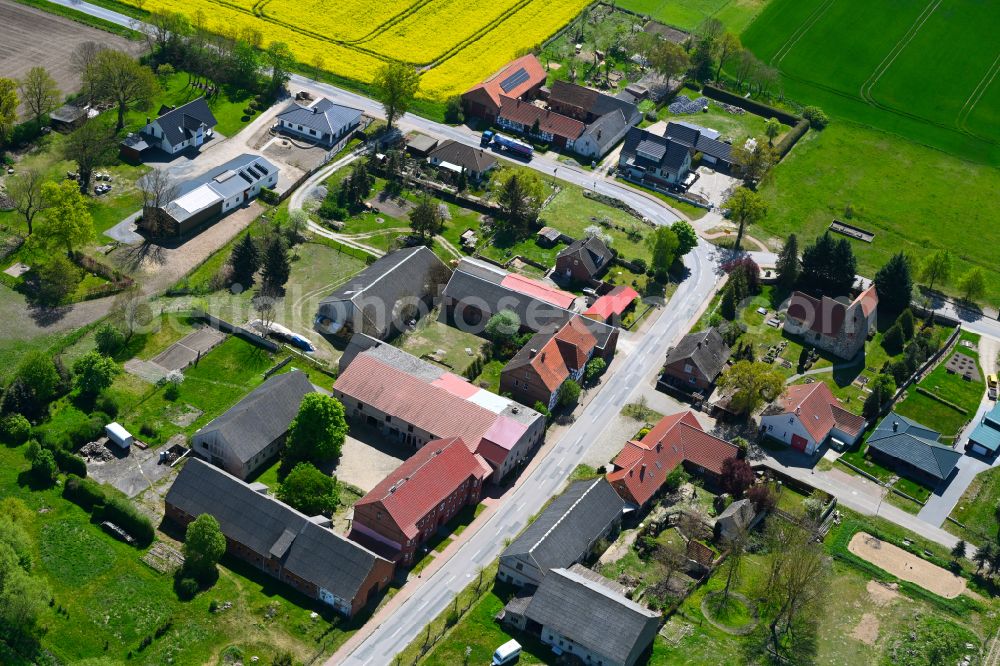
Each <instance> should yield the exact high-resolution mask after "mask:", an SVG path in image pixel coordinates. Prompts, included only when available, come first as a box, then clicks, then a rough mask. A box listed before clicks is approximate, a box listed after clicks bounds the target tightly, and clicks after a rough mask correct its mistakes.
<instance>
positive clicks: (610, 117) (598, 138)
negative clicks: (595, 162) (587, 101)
mask: <svg viewBox="0 0 1000 666" xmlns="http://www.w3.org/2000/svg"><path fill="white" fill-rule="evenodd" d="M630 124H631V123H629V122H628V119H626V118H625V115H624V114H623V113H622V112H621V110H618V109H616V110H614V111H611V112H609V113H605V114H604V115H603V116H601V117H600V118H598V119H597V120H595V121H594V122H592V123H590V124H589V125H587V129H585V130H584V131H583V134H584V135H585V136H586V135H590V136H593V137H594V143H596V144H597V150H598V153H599V154H601V155H603V154H604V153H606V152H608V150H610V149H611V146H612V145H613V144H614V143H615V142H616V141H617V140H618V137H619V136H621V133H622V132H623V131H624V130H625V128H626V127H627V126H628V125H630Z"/></svg>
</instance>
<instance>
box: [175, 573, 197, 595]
mask: <svg viewBox="0 0 1000 666" xmlns="http://www.w3.org/2000/svg"><path fill="white" fill-rule="evenodd" d="M174 581H175V582H174V591H176V592H177V598H178V599H180V600H181V601H190V600H191V599H194V596H195V595H196V594H198V581H196V580H195V579H194V578H190V577H187V576H184V577H177V578H175V579H174Z"/></svg>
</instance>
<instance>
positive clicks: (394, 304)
mask: <svg viewBox="0 0 1000 666" xmlns="http://www.w3.org/2000/svg"><path fill="white" fill-rule="evenodd" d="M450 277H451V270H450V269H449V268H448V267H447V266H445V264H444V262H442V261H441V260H440V259H439V258H438V257H437V255H436V254H434V252H432V251H431V250H430V249H429V248H427V247H424V246H418V247H412V248H407V249H403V250H396V251H395V252H390V253H389V254H387V255H385V256H384V257H382V258H380V259H379V260H377V261H376V262H375V263H373V264H372V265H371V266H368V267H367V268H366V269H364V270H363V271H361V272H360V273H358V274H357V275H355V276H354V277H352V278H351V279H350V281H348V282H347V283H346V284H344V285H342V286H341V287H339V288H338V289H337V290H336V291H334V292H333V293H332V294H330V295H329V296H327V297H326V298H324V299H323V300H322V301H320V303H319V308H318V310H317V312H316V318H315V320H314V322H313V326H314V328H315V329H316V330H317V331H319V332H320V333H323V334H325V335H347V334H351V333H364V334H365V335H370V336H372V337H374V338H378V339H379V340H385V339H387V338H389V337H392V336H393V335H395V334H396V333H398V332H400V331H401V330H402V329H403V327H404V326H405V325H406V323H407V322H408V321H410V320H412V319H416V318H418V317H419V316H420V315H421V314H423V313H426V311H427V310H428V309H429V307H430V304H431V301H432V299H433V298H434V297H435V296H436V295H437V293H438V291H439V289H440V288H441V286H442V285H444V284H445V283H446V282H448V279H449V278H450Z"/></svg>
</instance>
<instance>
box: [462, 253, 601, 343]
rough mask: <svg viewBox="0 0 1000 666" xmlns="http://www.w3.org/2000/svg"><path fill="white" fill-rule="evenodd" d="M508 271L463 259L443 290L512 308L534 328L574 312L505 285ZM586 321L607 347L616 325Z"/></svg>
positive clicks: (557, 321) (556, 322)
mask: <svg viewBox="0 0 1000 666" xmlns="http://www.w3.org/2000/svg"><path fill="white" fill-rule="evenodd" d="M506 274H507V272H506V271H504V270H503V269H501V268H497V267H495V266H489V265H484V264H480V263H478V262H476V261H471V260H469V259H463V260H462V261H461V262H459V264H458V267H457V268H456V269H455V272H454V273H452V276H451V279H450V280H448V284H447V285H446V286H445V288H444V291H443V292H442V294H443V295H444V296H445V297H447V298H450V299H452V300H454V301H458V302H468V303H470V304H472V305H480V304H485V306H486V309H487V310H489V311H490V312H491V313H496V312H499V311H500V310H513V311H514V312H516V313H517V316H518V317H520V318H521V323H522V324H524V325H525V326H527V327H528V328H531V329H532V330H534V331H542V330H550V329H551V328H553V327H555V328H558V327H560V326H562V325H563V324H565V323H566V322H567V321H569V320H570V319H572V318H573V317H574V316H575V314H576V313H574V312H570V311H569V310H564V309H562V308H560V307H558V306H555V305H552V304H550V303H546V302H544V301H540V300H538V299H535V298H532V297H531V296H527V295H525V294H522V293H519V292H516V291H514V290H512V289H508V288H507V287H504V286H503V285H501V284H500V282H501V281H502V280H503V278H504V276H505V275H506ZM501 306H502V307H501ZM583 323H584V324H586V326H587V329H588V330H589V331H590V332H591V333H592V334H593V336H594V337H595V338H596V339H597V347H598V348H599V349H604V348H605V347H606V346H607V345H608V341H609V340H610V338H611V336H612V335H613V334H614V333H615V328H614V327H613V326H609V325H607V324H605V323H604V322H600V321H597V320H594V319H590V318H588V317H584V318H583ZM485 324H486V322H485V321H484V322H483V325H484V326H485Z"/></svg>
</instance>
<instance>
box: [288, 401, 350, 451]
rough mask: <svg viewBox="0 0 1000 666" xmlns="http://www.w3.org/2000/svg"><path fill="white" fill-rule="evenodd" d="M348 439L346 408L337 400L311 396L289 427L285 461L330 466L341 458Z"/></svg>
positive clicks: (300, 406)
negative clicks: (326, 464)
mask: <svg viewBox="0 0 1000 666" xmlns="http://www.w3.org/2000/svg"><path fill="white" fill-rule="evenodd" d="M346 436H347V421H346V420H345V418H344V406H343V405H342V404H341V403H340V401H339V400H337V399H336V398H332V397H330V396H328V395H323V394H322V393H309V394H307V395H306V396H305V397H304V398H303V399H302V404H301V405H299V413H298V414H297V415H296V416H295V418H294V419H293V420H292V423H291V425H290V426H289V427H288V438H287V441H286V443H285V454H284V459H285V460H286V461H288V462H302V461H310V462H318V463H322V462H326V461H328V460H334V459H336V458H338V457H339V456H340V449H341V447H342V446H343V445H344V439H345V438H346Z"/></svg>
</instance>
